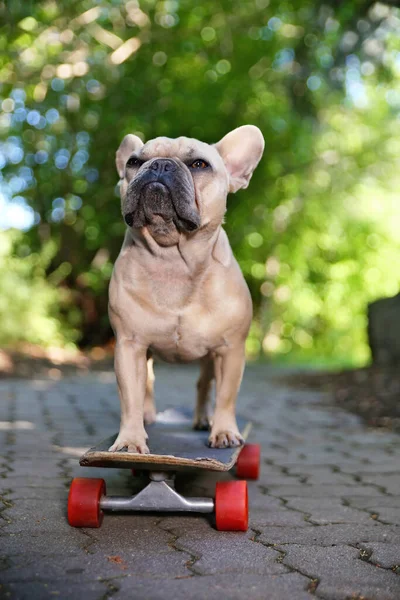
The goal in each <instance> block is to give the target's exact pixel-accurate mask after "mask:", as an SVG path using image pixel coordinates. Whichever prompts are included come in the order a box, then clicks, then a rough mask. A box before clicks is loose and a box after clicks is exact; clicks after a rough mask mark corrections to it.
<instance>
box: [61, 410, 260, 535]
mask: <svg viewBox="0 0 400 600" xmlns="http://www.w3.org/2000/svg"><path fill="white" fill-rule="evenodd" d="M237 421H238V427H239V430H240V433H241V435H242V437H243V439H244V440H246V439H247V437H248V435H249V432H250V429H251V423H250V422H249V421H246V420H245V419H242V418H240V417H239V418H238V420H237ZM192 422H193V414H192V413H191V412H190V411H189V410H188V409H186V408H178V409H176V408H175V409H168V410H166V411H164V412H162V413H159V414H158V415H157V420H156V422H155V423H152V424H151V425H148V426H146V431H147V434H148V436H149V439H148V446H149V448H150V452H151V454H136V453H133V452H128V451H127V450H126V449H123V450H121V451H118V452H109V451H108V448H109V447H110V446H111V445H112V444H113V442H114V440H115V438H116V435H114V436H111V437H109V438H107V439H106V440H104V441H103V442H101V443H100V444H98V445H97V446H94V447H93V448H90V450H88V451H87V452H86V453H85V454H84V455H83V456H82V457H81V458H80V461H79V463H80V465H81V466H84V467H109V468H118V469H121V468H125V469H131V470H132V472H133V474H134V475H135V476H138V475H140V476H141V477H142V476H144V477H143V478H144V479H145V486H144V487H143V489H142V490H141V491H140V492H139V493H138V494H135V495H133V496H127V497H125V496H107V495H106V484H105V481H104V479H91V478H81V477H78V478H75V479H73V481H72V483H71V487H70V491H69V497H68V522H69V524H70V525H71V526H73V527H100V525H101V523H102V520H103V516H104V511H111V512H113V511H114V512H130V511H132V512H136V511H139V512H140V511H151V512H153V511H160V512H199V513H214V515H215V523H216V528H217V529H218V530H220V531H247V528H248V494H247V481H245V480H246V479H258V476H259V470H260V446H259V445H258V444H245V445H244V446H239V447H236V448H209V447H208V444H207V442H208V435H209V432H208V431H197V430H194V429H193V428H192ZM235 465H236V476H237V477H239V478H241V479H243V480H236V481H235V480H233V481H219V482H217V484H216V489H215V496H214V498H192V497H184V496H182V495H181V494H179V493H178V492H177V491H176V490H175V486H174V479H175V475H176V474H177V473H182V472H186V473H189V472H192V473H193V472H196V471H197V472H199V471H200V470H203V471H204V470H207V471H214V472H218V471H220V472H223V471H229V470H230V469H232V468H233V467H234V466H235Z"/></svg>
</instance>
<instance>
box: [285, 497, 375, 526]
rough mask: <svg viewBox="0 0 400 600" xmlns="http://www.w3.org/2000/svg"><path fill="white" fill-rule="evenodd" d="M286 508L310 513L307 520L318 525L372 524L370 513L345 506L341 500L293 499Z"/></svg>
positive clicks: (290, 499)
mask: <svg viewBox="0 0 400 600" xmlns="http://www.w3.org/2000/svg"><path fill="white" fill-rule="evenodd" d="M286 506H287V507H288V508H294V509H297V510H300V511H302V512H303V513H308V515H309V518H308V519H307V520H308V521H309V522H310V523H314V524H316V525H328V524H335V523H362V522H367V523H370V522H371V516H370V515H369V514H368V513H366V512H362V511H360V510H356V509H354V508H351V507H350V506H345V505H344V504H343V501H342V499H341V498H293V497H291V498H289V500H288V503H287V505H286Z"/></svg>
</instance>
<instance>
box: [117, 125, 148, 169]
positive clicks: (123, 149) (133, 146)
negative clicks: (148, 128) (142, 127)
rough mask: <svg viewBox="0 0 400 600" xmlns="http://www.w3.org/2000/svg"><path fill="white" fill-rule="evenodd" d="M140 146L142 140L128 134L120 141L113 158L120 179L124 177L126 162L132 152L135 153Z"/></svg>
mask: <svg viewBox="0 0 400 600" xmlns="http://www.w3.org/2000/svg"><path fill="white" fill-rule="evenodd" d="M142 146H143V142H142V140H141V139H140V138H139V137H138V136H137V135H133V134H132V133H128V135H126V136H125V137H124V139H123V140H122V142H121V145H120V147H119V148H118V150H117V154H116V158H115V164H116V165H117V171H118V175H119V176H120V178H121V179H123V178H124V175H125V165H126V161H127V160H128V158H129V157H130V155H131V154H132V153H133V152H137V151H138V150H140V148H141V147H142Z"/></svg>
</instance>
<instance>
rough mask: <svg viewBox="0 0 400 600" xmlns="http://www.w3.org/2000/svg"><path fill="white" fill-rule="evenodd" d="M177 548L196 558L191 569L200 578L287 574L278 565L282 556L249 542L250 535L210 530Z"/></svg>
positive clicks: (187, 537)
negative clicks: (228, 575) (216, 575)
mask: <svg viewBox="0 0 400 600" xmlns="http://www.w3.org/2000/svg"><path fill="white" fill-rule="evenodd" d="M175 546H176V547H177V548H180V549H181V550H185V551H186V552H189V553H190V554H191V555H193V557H194V559H195V560H194V563H193V565H192V567H191V569H192V570H193V571H194V572H195V573H198V574H200V575H213V574H215V573H246V574H251V573H252V574H255V575H275V574H280V573H285V572H287V569H286V568H285V567H283V566H282V564H281V563H279V562H277V559H278V558H279V553H277V552H276V551H275V550H272V549H271V548H267V547H265V546H264V545H263V544H260V543H257V542H255V541H252V540H251V539H249V537H248V534H247V533H236V532H235V533H225V532H221V531H219V532H217V531H213V530H212V529H210V530H209V531H208V533H207V534H206V535H204V533H202V534H198V533H197V534H196V533H193V532H188V533H186V534H185V535H180V536H179V537H178V539H177V540H176V542H175Z"/></svg>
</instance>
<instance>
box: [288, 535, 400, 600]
mask: <svg viewBox="0 0 400 600" xmlns="http://www.w3.org/2000/svg"><path fill="white" fill-rule="evenodd" d="M284 550H285V552H286V556H285V558H284V559H283V563H284V564H285V565H288V566H289V567H292V568H293V569H298V570H300V571H301V572H302V573H305V574H306V575H308V576H309V577H312V578H316V579H318V580H319V584H318V587H317V592H316V594H317V596H321V598H326V599H327V600H343V599H345V598H346V599H347V598H368V600H398V598H399V596H400V578H399V577H398V576H397V575H395V574H394V573H393V572H392V571H386V570H384V569H379V568H378V567H375V566H373V565H370V564H368V563H366V562H365V561H363V560H360V558H359V551H358V550H357V549H356V548H349V547H346V546H339V547H334V548H321V547H318V546H317V547H316V546H307V547H305V546H296V545H289V546H284Z"/></svg>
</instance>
